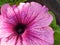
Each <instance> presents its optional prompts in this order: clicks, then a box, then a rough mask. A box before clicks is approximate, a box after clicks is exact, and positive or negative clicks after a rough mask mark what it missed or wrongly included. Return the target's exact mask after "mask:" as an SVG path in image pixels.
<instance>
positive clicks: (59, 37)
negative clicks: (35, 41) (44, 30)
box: [49, 11, 60, 45]
mask: <svg viewBox="0 0 60 45" xmlns="http://www.w3.org/2000/svg"><path fill="white" fill-rule="evenodd" d="M49 13H50V14H52V16H53V21H52V23H51V25H50V26H51V27H52V28H53V29H54V45H60V26H59V25H57V24H56V18H55V15H54V13H53V12H51V11H49Z"/></svg>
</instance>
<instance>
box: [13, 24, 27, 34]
mask: <svg viewBox="0 0 60 45" xmlns="http://www.w3.org/2000/svg"><path fill="white" fill-rule="evenodd" d="M26 27H27V26H26V24H22V23H20V24H17V25H16V26H15V27H14V29H15V31H16V32H17V34H22V33H24V31H25V29H26Z"/></svg>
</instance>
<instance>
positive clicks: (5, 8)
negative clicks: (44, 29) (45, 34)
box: [1, 4, 10, 15]
mask: <svg viewBox="0 0 60 45" xmlns="http://www.w3.org/2000/svg"><path fill="white" fill-rule="evenodd" d="M8 7H10V5H9V4H4V5H3V6H2V7H1V14H2V15H6V12H7V8H8Z"/></svg>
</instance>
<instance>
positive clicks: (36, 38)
mask: <svg viewBox="0 0 60 45" xmlns="http://www.w3.org/2000/svg"><path fill="white" fill-rule="evenodd" d="M29 36H31V37H33V38H35V39H38V40H41V41H44V42H46V43H48V44H50V43H49V42H47V41H45V40H42V39H40V38H39V37H36V36H34V35H32V34H29ZM50 45H52V44H50Z"/></svg>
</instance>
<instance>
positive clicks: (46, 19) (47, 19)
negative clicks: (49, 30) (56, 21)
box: [30, 12, 53, 28]
mask: <svg viewBox="0 0 60 45" xmlns="http://www.w3.org/2000/svg"><path fill="white" fill-rule="evenodd" d="M52 20H53V17H52V16H51V15H50V14H49V13H47V12H46V13H44V14H43V16H42V15H41V14H40V15H39V16H38V17H37V18H35V20H34V21H32V23H31V24H30V26H32V27H36V26H37V27H39V28H41V27H45V26H49V25H50V24H51V22H52Z"/></svg>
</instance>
